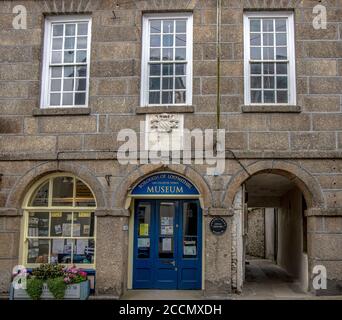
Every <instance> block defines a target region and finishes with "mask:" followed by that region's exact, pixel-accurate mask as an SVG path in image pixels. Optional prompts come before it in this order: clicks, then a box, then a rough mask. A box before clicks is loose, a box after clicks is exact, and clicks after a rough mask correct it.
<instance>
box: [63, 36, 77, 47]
mask: <svg viewBox="0 0 342 320" xmlns="http://www.w3.org/2000/svg"><path fill="white" fill-rule="evenodd" d="M74 48H75V38H65V41H64V49H74Z"/></svg>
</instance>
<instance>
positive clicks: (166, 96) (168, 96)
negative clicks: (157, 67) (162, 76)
mask: <svg viewBox="0 0 342 320" xmlns="http://www.w3.org/2000/svg"><path fill="white" fill-rule="evenodd" d="M168 103H172V91H164V92H163V93H162V104H168Z"/></svg>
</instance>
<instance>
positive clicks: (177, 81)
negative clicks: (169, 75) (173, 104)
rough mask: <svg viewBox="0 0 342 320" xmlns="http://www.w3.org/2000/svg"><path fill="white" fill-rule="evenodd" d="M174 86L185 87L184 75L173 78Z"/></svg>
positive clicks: (177, 87)
mask: <svg viewBox="0 0 342 320" xmlns="http://www.w3.org/2000/svg"><path fill="white" fill-rule="evenodd" d="M175 88H176V89H185V88H186V78H185V77H177V78H176V79H175Z"/></svg>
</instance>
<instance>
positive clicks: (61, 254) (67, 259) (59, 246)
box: [51, 239, 73, 263]
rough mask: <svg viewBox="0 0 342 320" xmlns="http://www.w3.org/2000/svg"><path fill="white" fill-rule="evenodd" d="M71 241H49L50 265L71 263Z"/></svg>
mask: <svg viewBox="0 0 342 320" xmlns="http://www.w3.org/2000/svg"><path fill="white" fill-rule="evenodd" d="M72 249H73V240H71V239H52V240H51V263H71V252H72Z"/></svg>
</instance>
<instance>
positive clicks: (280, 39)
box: [276, 33, 287, 46]
mask: <svg viewBox="0 0 342 320" xmlns="http://www.w3.org/2000/svg"><path fill="white" fill-rule="evenodd" d="M276 37H277V38H276V39H277V40H276V41H277V46H286V44H287V43H286V33H277V35H276Z"/></svg>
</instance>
